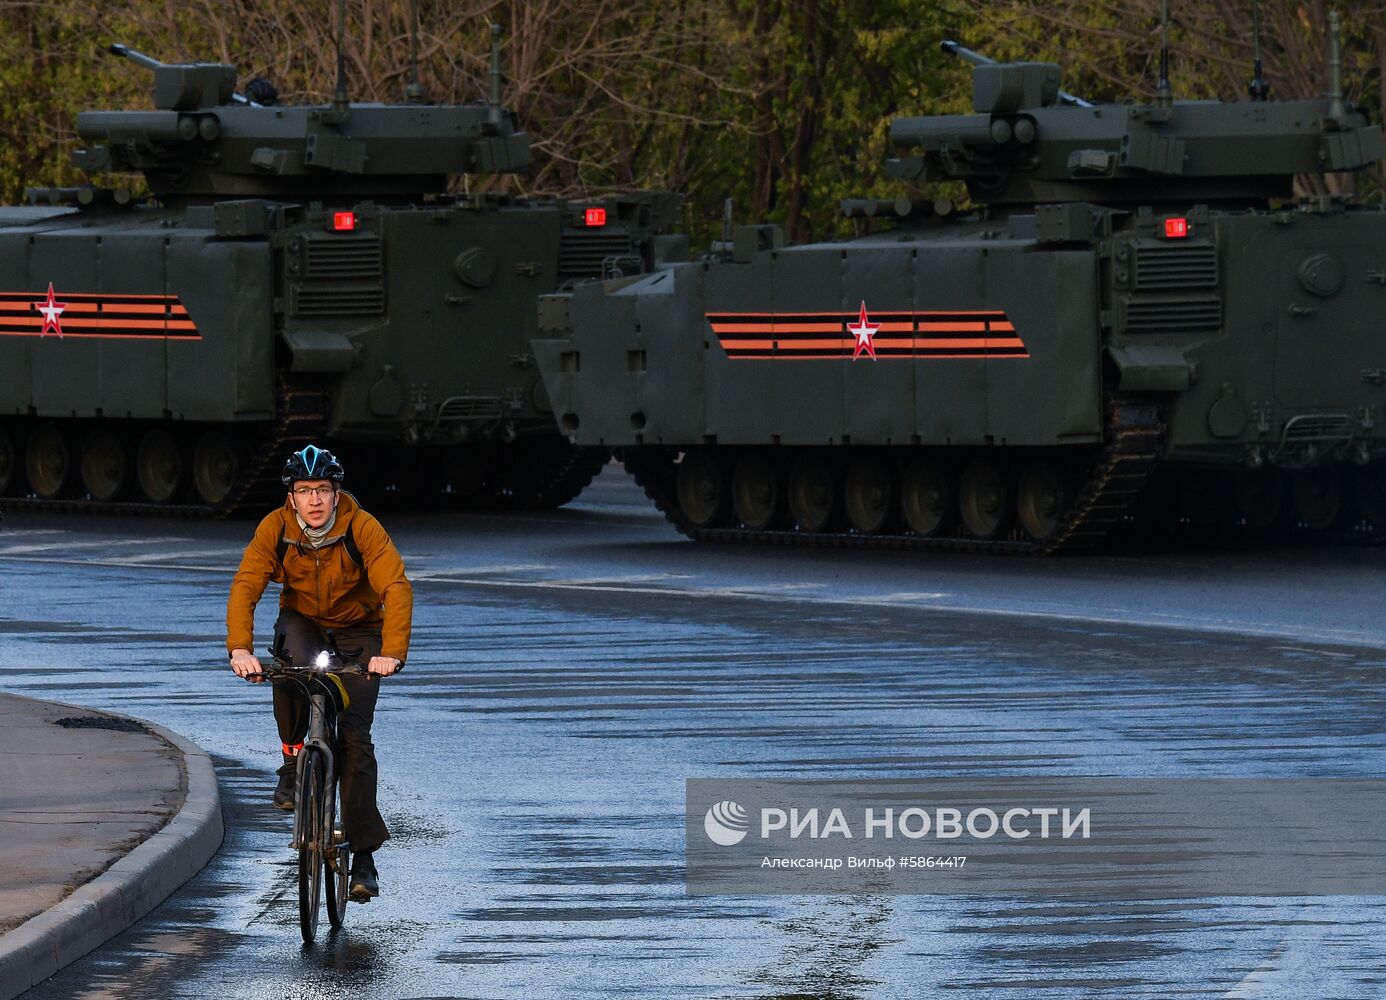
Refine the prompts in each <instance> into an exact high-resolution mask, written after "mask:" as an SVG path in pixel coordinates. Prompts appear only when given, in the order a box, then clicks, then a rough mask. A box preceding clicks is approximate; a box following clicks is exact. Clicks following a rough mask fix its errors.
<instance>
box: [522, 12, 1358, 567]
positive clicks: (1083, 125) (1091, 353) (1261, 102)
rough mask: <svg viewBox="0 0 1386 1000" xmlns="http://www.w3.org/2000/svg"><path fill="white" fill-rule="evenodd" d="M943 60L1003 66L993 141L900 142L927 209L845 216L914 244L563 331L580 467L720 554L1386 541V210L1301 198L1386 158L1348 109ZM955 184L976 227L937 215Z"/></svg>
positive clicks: (622, 308)
mask: <svg viewBox="0 0 1386 1000" xmlns="http://www.w3.org/2000/svg"><path fill="white" fill-rule="evenodd" d="M1336 44H1337V43H1336V31H1335V33H1334V45H1335V56H1334V66H1335V81H1336V79H1337V74H1336ZM945 48H946V49H947V50H949V51H956V52H957V53H959V54H962V55H965V56H968V57H970V58H971V59H972V61H973V62H974V63H975V64H976V65H975V66H974V68H973V70H972V87H973V113H972V114H964V115H946V116H928V117H915V118H903V119H900V120H897V121H895V122H893V124H892V126H891V129H890V141H891V143H892V144H893V147H894V150H895V151H896V153H897V155H895V156H894V157H893V158H891V159H889V160H888V161H887V163H886V171H887V172H888V174H889V175H890V176H891V177H894V178H899V179H900V180H902V181H905V182H910V183H913V184H916V185H921V186H923V187H922V189H921V188H917V189H916V193H915V195H914V196H913V197H907V198H902V199H900V200H898V201H880V200H858V201H852V202H848V203H846V204H845V206H844V207H845V209H846V211H847V213H848V215H851V216H856V217H858V218H862V219H866V220H871V219H875V220H885V221H887V222H888V223H889V225H888V226H887V228H885V229H883V230H880V231H877V232H875V233H869V234H867V235H863V236H859V237H857V238H854V239H849V240H846V241H842V242H833V243H820V244H812V245H801V246H784V245H783V240H782V237H781V234H780V232H779V231H778V230H777V229H776V228H774V227H771V226H743V227H736V228H735V229H734V230H731V231H730V237H731V238H730V239H729V240H727V241H725V242H724V243H723V244H721V245H720V246H719V245H716V244H714V251H715V252H714V253H712V254H711V255H708V256H706V257H705V258H703V259H699V260H695V261H693V262H689V263H684V264H679V265H675V266H671V267H669V268H666V269H663V270H661V271H659V272H657V273H654V274H649V275H643V276H637V277H628V278H623V279H621V280H617V281H607V282H605V283H596V284H592V285H589V286H587V287H583V288H579V289H576V290H574V291H573V292H572V294H570V295H558V296H551V297H547V298H546V299H545V300H544V301H543V302H542V303H541V310H542V318H541V324H540V325H541V327H542V328H543V330H544V332H543V333H541V336H540V339H539V340H538V341H536V353H537V356H538V359H539V366H540V369H541V370H542V371H543V373H544V378H545V382H546V384H547V386H548V388H549V394H550V398H551V399H552V400H553V401H554V405H555V411H556V413H557V415H558V419H559V420H560V421H561V425H562V427H563V428H564V430H565V431H566V432H567V433H568V435H569V438H570V440H572V441H574V442H576V443H578V444H584V445H589V446H597V445H607V446H613V447H615V448H617V449H620V454H621V455H623V456H624V460H625V463H626V466H627V468H628V469H629V470H630V471H631V472H632V473H633V474H634V475H635V477H636V478H637V479H638V480H639V481H640V482H641V483H642V484H643V486H644V487H645V489H646V490H647V491H648V493H649V494H650V496H651V497H652V498H653V499H654V501H655V502H656V503H657V504H658V505H659V506H660V507H661V508H662V509H663V510H664V512H665V513H666V514H667V515H668V517H669V518H670V519H671V520H672V521H673V522H674V524H675V525H677V527H678V528H679V529H680V530H682V531H683V532H685V533H686V534H688V535H690V536H692V537H694V538H698V539H708V540H717V541H737V540H758V541H787V542H799V541H820V542H829V543H832V544H858V543H860V544H872V545H878V546H885V547H917V548H932V547H941V548H974V549H987V548H990V549H995V550H1002V551H1013V552H1052V551H1058V550H1068V549H1074V548H1082V547H1088V546H1092V545H1095V544H1097V543H1098V542H1100V541H1101V540H1102V539H1103V538H1104V537H1105V536H1106V535H1107V534H1108V533H1109V532H1110V531H1111V530H1112V529H1113V528H1114V527H1116V526H1117V525H1119V524H1122V525H1126V524H1129V523H1131V521H1132V519H1133V518H1135V517H1136V516H1137V515H1141V516H1143V517H1146V518H1147V519H1154V520H1157V521H1159V520H1164V521H1173V522H1178V523H1179V524H1183V525H1189V524H1214V525H1215V524H1217V523H1224V524H1231V525H1236V526H1237V527H1238V529H1239V530H1242V531H1251V532H1259V531H1261V530H1269V529H1271V528H1275V527H1278V526H1282V525H1287V524H1288V525H1290V526H1291V527H1292V528H1294V529H1295V530H1299V531H1304V530H1306V529H1329V528H1332V527H1334V526H1335V525H1336V526H1338V527H1339V529H1341V530H1343V531H1347V532H1351V533H1355V534H1356V535H1361V534H1365V533H1367V532H1373V533H1380V532H1382V531H1384V530H1386V476H1383V468H1384V466H1383V463H1384V462H1386V427H1383V424H1382V416H1383V413H1386V339H1383V337H1382V333H1381V322H1382V320H1381V314H1382V312H1383V309H1386V212H1383V211H1381V210H1380V209H1379V208H1369V207H1365V206H1363V205H1361V204H1358V203H1356V202H1355V201H1354V199H1353V198H1352V197H1350V196H1346V195H1342V196H1339V195H1335V196H1324V197H1300V198H1296V196H1295V187H1294V185H1295V178H1296V175H1326V174H1338V173H1340V172H1351V171H1356V170H1360V169H1362V168H1364V167H1366V166H1368V165H1370V164H1372V163H1374V162H1376V161H1377V160H1378V159H1380V157H1381V156H1382V133H1381V129H1380V127H1379V126H1377V125H1373V124H1370V123H1369V122H1368V121H1367V120H1366V118H1365V117H1364V115H1363V114H1362V113H1361V112H1360V111H1358V110H1356V109H1354V108H1353V107H1351V106H1350V105H1349V104H1348V103H1347V102H1345V101H1344V99H1343V97H1342V94H1341V84H1340V83H1336V82H1335V85H1334V88H1333V90H1334V92H1333V93H1332V94H1331V95H1329V96H1327V97H1325V98H1323V99H1320V100H1307V101H1286V102H1277V101H1271V100H1266V99H1265V91H1264V87H1261V88H1259V90H1257V88H1253V91H1254V92H1255V96H1254V97H1253V99H1252V100H1247V101H1237V102H1232V103H1220V102H1215V101H1198V102H1181V101H1175V100H1173V99H1172V98H1171V95H1170V94H1169V88H1168V85H1167V84H1164V83H1163V82H1162V85H1161V87H1160V96H1159V98H1158V99H1157V100H1156V101H1155V102H1154V103H1149V104H1140V103H1130V104H1120V105H1101V106H1092V105H1088V104H1086V103H1085V102H1082V101H1080V100H1078V99H1076V98H1072V97H1071V96H1069V95H1067V94H1065V93H1064V92H1063V91H1062V90H1061V89H1060V85H1061V79H1060V67H1059V66H1057V65H1053V64H1046V63H1011V64H996V63H992V62H990V61H988V60H986V59H985V58H983V57H980V56H976V55H975V54H974V53H970V52H968V51H967V50H965V49H961V48H960V47H959V46H957V45H956V44H955V43H951V42H949V43H945ZM1257 80H1258V81H1259V73H1258V74H1257ZM941 181H962V182H964V183H965V185H966V188H967V192H968V195H969V198H970V201H971V207H970V208H969V209H967V210H966V211H961V210H959V209H958V208H957V207H956V206H955V205H954V204H953V203H952V202H950V201H949V200H948V199H947V198H943V197H939V196H938V193H937V192H934V196H933V197H930V192H929V191H928V188H927V185H929V184H931V183H934V182H941ZM1219 519H1224V520H1222V521H1221V522H1219Z"/></svg>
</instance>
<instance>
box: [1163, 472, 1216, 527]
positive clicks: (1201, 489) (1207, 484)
mask: <svg viewBox="0 0 1386 1000" xmlns="http://www.w3.org/2000/svg"><path fill="white" fill-rule="evenodd" d="M1170 493H1171V497H1172V502H1173V504H1174V517H1175V520H1176V521H1177V522H1178V523H1180V524H1185V525H1188V527H1190V528H1193V529H1194V530H1196V531H1206V530H1208V529H1209V528H1212V527H1213V526H1214V525H1216V524H1217V523H1218V520H1219V518H1220V517H1221V515H1222V511H1223V507H1224V506H1225V504H1226V501H1227V479H1226V477H1225V476H1223V475H1222V474H1221V473H1219V472H1214V471H1212V470H1209V469H1188V470H1182V471H1180V472H1179V473H1178V474H1177V475H1176V477H1175V480H1174V485H1173V488H1172V489H1171V490H1170Z"/></svg>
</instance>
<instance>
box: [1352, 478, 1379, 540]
mask: <svg viewBox="0 0 1386 1000" xmlns="http://www.w3.org/2000/svg"><path fill="white" fill-rule="evenodd" d="M1352 480H1353V493H1354V494H1355V496H1356V501H1357V509H1358V510H1360V511H1361V512H1362V517H1363V519H1364V520H1366V521H1367V522H1368V523H1369V524H1371V526H1372V530H1373V532H1374V533H1375V534H1377V535H1386V464H1383V463H1381V462H1377V463H1375V464H1373V465H1367V466H1363V467H1362V468H1360V469H1356V470H1354V475H1353V477H1352Z"/></svg>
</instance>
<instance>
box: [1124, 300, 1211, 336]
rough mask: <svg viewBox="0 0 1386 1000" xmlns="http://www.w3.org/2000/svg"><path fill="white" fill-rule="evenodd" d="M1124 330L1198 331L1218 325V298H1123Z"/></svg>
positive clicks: (1151, 331)
mask: <svg viewBox="0 0 1386 1000" xmlns="http://www.w3.org/2000/svg"><path fill="white" fill-rule="evenodd" d="M1124 326H1125V329H1126V332H1127V333H1198V332H1203V331H1207V330H1216V329H1218V328H1219V327H1221V326H1222V299H1219V298H1207V299H1148V300H1144V301H1132V300H1130V299H1127V300H1126V322H1125V324H1124Z"/></svg>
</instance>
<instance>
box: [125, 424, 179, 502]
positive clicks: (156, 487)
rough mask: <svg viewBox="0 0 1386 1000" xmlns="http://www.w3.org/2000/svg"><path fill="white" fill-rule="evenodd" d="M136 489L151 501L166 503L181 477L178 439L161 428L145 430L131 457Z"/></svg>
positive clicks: (176, 492)
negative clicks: (135, 451) (138, 485)
mask: <svg viewBox="0 0 1386 1000" xmlns="http://www.w3.org/2000/svg"><path fill="white" fill-rule="evenodd" d="M135 475H136V478H137V479H138V480H139V484H140V492H141V493H143V494H144V495H145V497H146V498H147V499H149V500H151V501H153V502H154V503H168V502H170V501H171V500H173V499H174V497H176V496H177V495H178V486H179V484H180V483H181V482H182V480H183V453H182V451H180V450H179V448H178V441H177V440H176V439H175V438H174V436H173V435H172V434H170V433H169V432H168V431H166V430H164V429H163V428H162V427H156V428H154V429H153V430H151V431H147V432H146V433H145V435H144V437H142V438H141V439H140V447H139V451H138V453H137V454H136V456H135Z"/></svg>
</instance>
